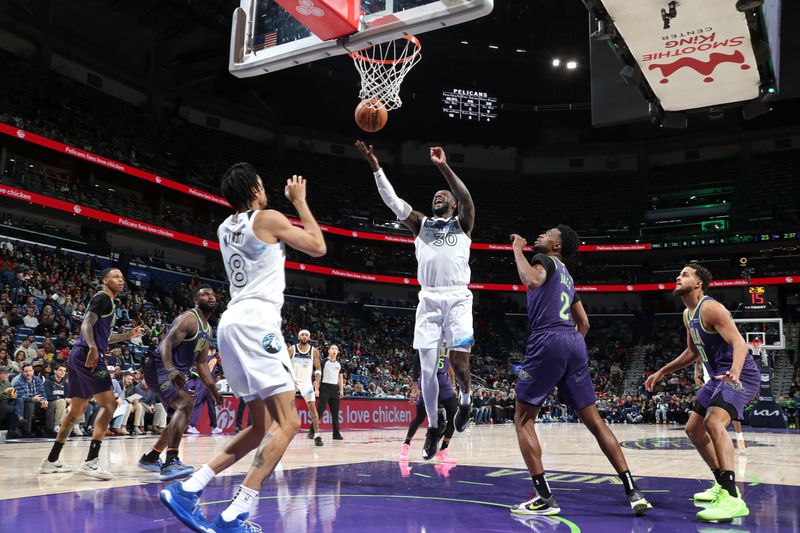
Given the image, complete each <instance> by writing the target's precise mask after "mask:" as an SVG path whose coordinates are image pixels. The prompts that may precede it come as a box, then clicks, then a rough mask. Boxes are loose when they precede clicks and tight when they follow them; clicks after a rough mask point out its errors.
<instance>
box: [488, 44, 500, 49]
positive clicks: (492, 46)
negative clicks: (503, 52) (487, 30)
mask: <svg viewBox="0 0 800 533" xmlns="http://www.w3.org/2000/svg"><path fill="white" fill-rule="evenodd" d="M489 48H491V49H492V50H497V49H498V48H500V47H499V46H497V45H496V44H490V45H489Z"/></svg>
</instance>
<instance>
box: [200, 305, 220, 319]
mask: <svg viewBox="0 0 800 533" xmlns="http://www.w3.org/2000/svg"><path fill="white" fill-rule="evenodd" d="M197 308H198V309H200V310H201V311H202V312H203V313H205V314H206V316H208V315H210V314H211V313H213V312H214V311H215V310H216V309H217V304H216V302H215V303H214V304H210V303H208V302H197Z"/></svg>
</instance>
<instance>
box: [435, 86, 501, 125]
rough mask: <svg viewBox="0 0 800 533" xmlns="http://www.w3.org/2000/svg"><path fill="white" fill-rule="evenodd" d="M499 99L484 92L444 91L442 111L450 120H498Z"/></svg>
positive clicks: (466, 90)
mask: <svg viewBox="0 0 800 533" xmlns="http://www.w3.org/2000/svg"><path fill="white" fill-rule="evenodd" d="M497 110H498V103H497V97H495V96H490V95H489V94H488V93H485V92H483V91H472V90H468V89H451V90H444V91H442V111H443V112H444V113H445V114H446V115H447V116H448V117H450V118H458V119H462V120H467V121H471V122H494V121H496V120H497Z"/></svg>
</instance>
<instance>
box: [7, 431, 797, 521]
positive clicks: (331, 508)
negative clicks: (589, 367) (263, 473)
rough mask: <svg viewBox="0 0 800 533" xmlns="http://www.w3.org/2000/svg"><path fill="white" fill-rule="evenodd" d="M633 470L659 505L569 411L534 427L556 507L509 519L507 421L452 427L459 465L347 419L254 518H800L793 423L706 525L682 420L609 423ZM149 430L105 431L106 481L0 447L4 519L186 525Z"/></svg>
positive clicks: (751, 438)
mask: <svg viewBox="0 0 800 533" xmlns="http://www.w3.org/2000/svg"><path fill="white" fill-rule="evenodd" d="M612 428H613V429H614V431H615V433H616V434H617V437H618V439H619V440H620V442H622V443H623V446H624V449H625V454H626V457H627V459H628V463H629V465H630V467H631V471H632V472H633V473H634V475H635V476H636V477H637V478H638V483H639V485H640V487H641V488H642V489H643V490H645V492H646V496H647V497H648V498H649V499H650V500H651V502H652V503H653V505H654V506H655V509H654V510H653V511H652V512H651V513H649V514H648V515H646V516H645V517H640V518H634V517H633V516H632V514H631V513H630V509H629V507H628V504H627V502H626V500H625V499H624V492H623V490H622V486H621V483H620V482H619V479H618V478H617V477H616V476H615V475H614V472H613V469H612V468H611V466H610V465H609V464H608V462H607V461H606V459H605V457H604V456H603V455H602V454H601V452H600V451H599V448H598V447H597V445H596V443H595V442H594V440H593V439H592V437H591V435H590V434H589V432H588V431H587V430H586V429H585V428H584V427H583V426H581V425H578V424H542V425H539V426H538V430H539V434H540V439H541V442H542V445H543V448H544V453H545V466H546V468H547V470H548V473H549V479H550V481H551V485H552V487H553V488H554V491H555V494H556V496H557V497H558V500H559V503H560V506H561V508H562V513H561V516H560V517H557V518H536V519H533V520H516V519H515V518H514V517H512V516H511V514H510V513H509V512H508V509H507V506H508V505H511V504H515V503H518V502H520V501H522V500H524V499H527V497H528V493H529V491H530V488H531V482H530V480H529V478H528V476H527V471H526V470H525V465H524V462H523V460H522V457H521V456H520V454H519V451H518V449H517V443H516V437H515V435H514V429H513V426H511V425H510V424H509V425H496V426H475V427H471V428H470V429H468V430H467V431H466V432H465V433H462V434H459V433H456V435H455V436H454V438H453V441H452V443H451V447H450V449H451V454H452V456H453V457H454V458H456V459H457V461H458V462H457V464H456V465H449V464H439V463H437V462H435V461H432V462H425V461H422V460H421V457H420V455H421V447H422V442H423V440H424V429H423V430H421V431H419V432H418V434H417V436H416V437H415V440H414V442H413V443H412V452H411V456H410V459H411V461H410V462H399V461H398V459H397V455H398V453H399V451H400V446H401V444H402V441H403V438H404V436H405V430H404V429H396V430H370V431H352V432H346V433H344V436H345V440H343V441H333V440H331V439H330V434H329V433H328V434H324V437H323V438H324V441H325V446H323V447H315V446H314V445H313V441H311V440H308V439H306V438H305V434H304V433H301V434H299V435H298V436H297V437H296V438H295V439H294V441H293V442H292V444H291V446H290V447H289V450H288V451H287V453H286V455H285V456H284V459H283V461H282V462H281V464H280V465H279V468H278V469H277V471H276V474H275V476H274V477H273V478H272V479H271V480H270V481H269V482H268V483H267V485H265V487H264V490H263V491H262V494H261V496H262V497H261V500H260V502H259V505H258V507H257V509H256V511H254V515H253V517H252V519H253V521H254V522H257V523H260V524H261V525H262V526H263V527H264V530H265V531H286V532H287V533H304V532H307V531H308V532H310V531H323V532H326V533H327V532H333V531H358V532H361V533H364V532H370V531H378V530H382V531H387V532H388V531H403V532H411V531H426V532H439V531H441V532H449V531H453V532H459V533H462V532H464V531H531V530H534V531H571V532H572V533H576V532H578V531H693V532H694V531H704V532H705V531H732V530H733V531H800V517H798V509H799V508H800V504H798V502H800V461H798V450H800V433H797V432H779V433H776V432H754V431H753V432H748V431H747V428H745V437H746V439H747V441H748V444H749V448H748V450H747V453H746V455H742V454H738V453H737V458H736V469H737V472H736V474H737V482H738V483H739V487H740V490H741V491H742V493H743V495H744V497H745V500H746V501H747V502H748V505H749V507H750V515H749V516H748V517H745V518H742V519H737V520H736V523H734V524H730V523H728V524H720V525H715V524H703V523H701V522H698V521H697V520H696V519H695V517H694V514H695V512H696V511H697V510H698V509H697V508H696V507H695V505H694V503H693V501H691V494H692V493H693V492H696V491H699V490H703V489H705V488H706V487H707V486H708V481H707V480H709V479H710V478H711V473H710V472H709V471H708V469H707V468H706V467H705V466H704V464H703V463H702V460H701V459H700V457H699V455H698V454H697V453H696V452H695V451H694V449H693V448H692V447H691V445H690V444H689V443H688V439H686V437H685V435H684V433H683V431H682V430H681V429H680V428H678V427H677V426H666V427H665V426H652V425H614V426H612ZM229 438H230V437H228V436H214V437H212V436H186V437H184V440H183V444H182V449H181V458H182V460H183V461H184V462H185V463H187V464H192V465H195V466H199V465H200V464H202V463H203V462H204V461H206V460H207V459H208V458H209V457H211V456H212V455H213V454H214V452H215V451H216V450H218V449H219V448H220V447H221V446H223V445H224V443H225V442H226V441H227V440H228V439H229ZM153 442H155V437H135V438H132V437H128V438H125V437H114V438H110V439H107V440H106V441H105V442H104V443H103V449H102V451H101V455H100V457H101V462H103V464H105V465H108V467H109V469H110V470H111V471H112V472H113V473H114V474H115V478H114V479H113V480H112V481H97V480H92V479H88V478H84V477H82V476H79V475H72V474H59V475H39V474H37V473H36V469H37V467H38V464H39V462H40V461H41V458H42V457H44V456H46V455H47V452H48V451H49V449H50V446H51V441H47V440H31V441H27V442H9V443H7V444H5V445H2V446H0V486H2V487H3V490H2V491H0V499H2V500H4V501H3V502H2V503H1V504H0V509H2V522H0V524H2V527H0V530H2V531H10V532H14V533H22V532H25V531H37V532H38V531H64V527H65V526H67V529H68V530H69V531H103V532H105V531H109V530H110V531H148V532H155V531H181V530H182V526H181V524H180V523H179V522H178V521H177V520H176V519H174V518H172V515H170V514H169V513H168V512H167V511H166V510H165V509H163V508H162V507H161V505H160V503H159V502H158V498H157V494H158V491H159V490H160V489H161V487H162V484H160V483H159V482H158V478H157V474H155V473H152V472H146V471H143V470H140V469H139V468H137V467H136V462H137V461H138V459H139V457H140V456H141V455H142V454H143V453H144V452H146V451H148V449H149V447H150V445H152V443H153ZM87 447H88V439H87V438H77V439H75V438H74V439H72V440H70V441H69V442H68V443H67V445H66V446H65V447H64V451H63V453H62V460H64V461H65V462H68V463H70V464H77V463H79V462H80V460H82V459H83V458H84V457H85V454H86V451H87ZM250 462H251V459H250V458H249V457H248V458H245V459H243V460H242V461H240V463H239V464H237V465H236V466H235V467H233V468H231V469H230V470H229V471H227V472H225V473H224V474H223V475H222V476H220V477H219V478H218V479H216V480H214V481H213V482H212V483H211V484H210V485H209V486H208V487H207V489H206V491H205V493H204V495H203V501H204V502H205V507H204V510H205V512H206V514H207V515H211V516H212V517H213V516H214V515H215V514H216V513H218V512H220V511H221V510H222V509H224V508H225V505H226V502H227V501H228V500H229V499H230V498H231V497H232V494H233V491H234V490H235V488H236V486H237V485H238V484H239V483H240V482H241V480H242V477H243V476H242V474H243V473H244V472H245V471H246V469H247V467H248V466H249V465H250Z"/></svg>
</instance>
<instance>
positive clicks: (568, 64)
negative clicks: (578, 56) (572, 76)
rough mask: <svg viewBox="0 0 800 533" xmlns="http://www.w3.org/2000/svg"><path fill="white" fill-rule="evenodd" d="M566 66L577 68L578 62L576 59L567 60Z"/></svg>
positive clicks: (570, 68)
mask: <svg viewBox="0 0 800 533" xmlns="http://www.w3.org/2000/svg"><path fill="white" fill-rule="evenodd" d="M567 68H568V69H569V70H575V69H576V68H578V62H577V61H567Z"/></svg>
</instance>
